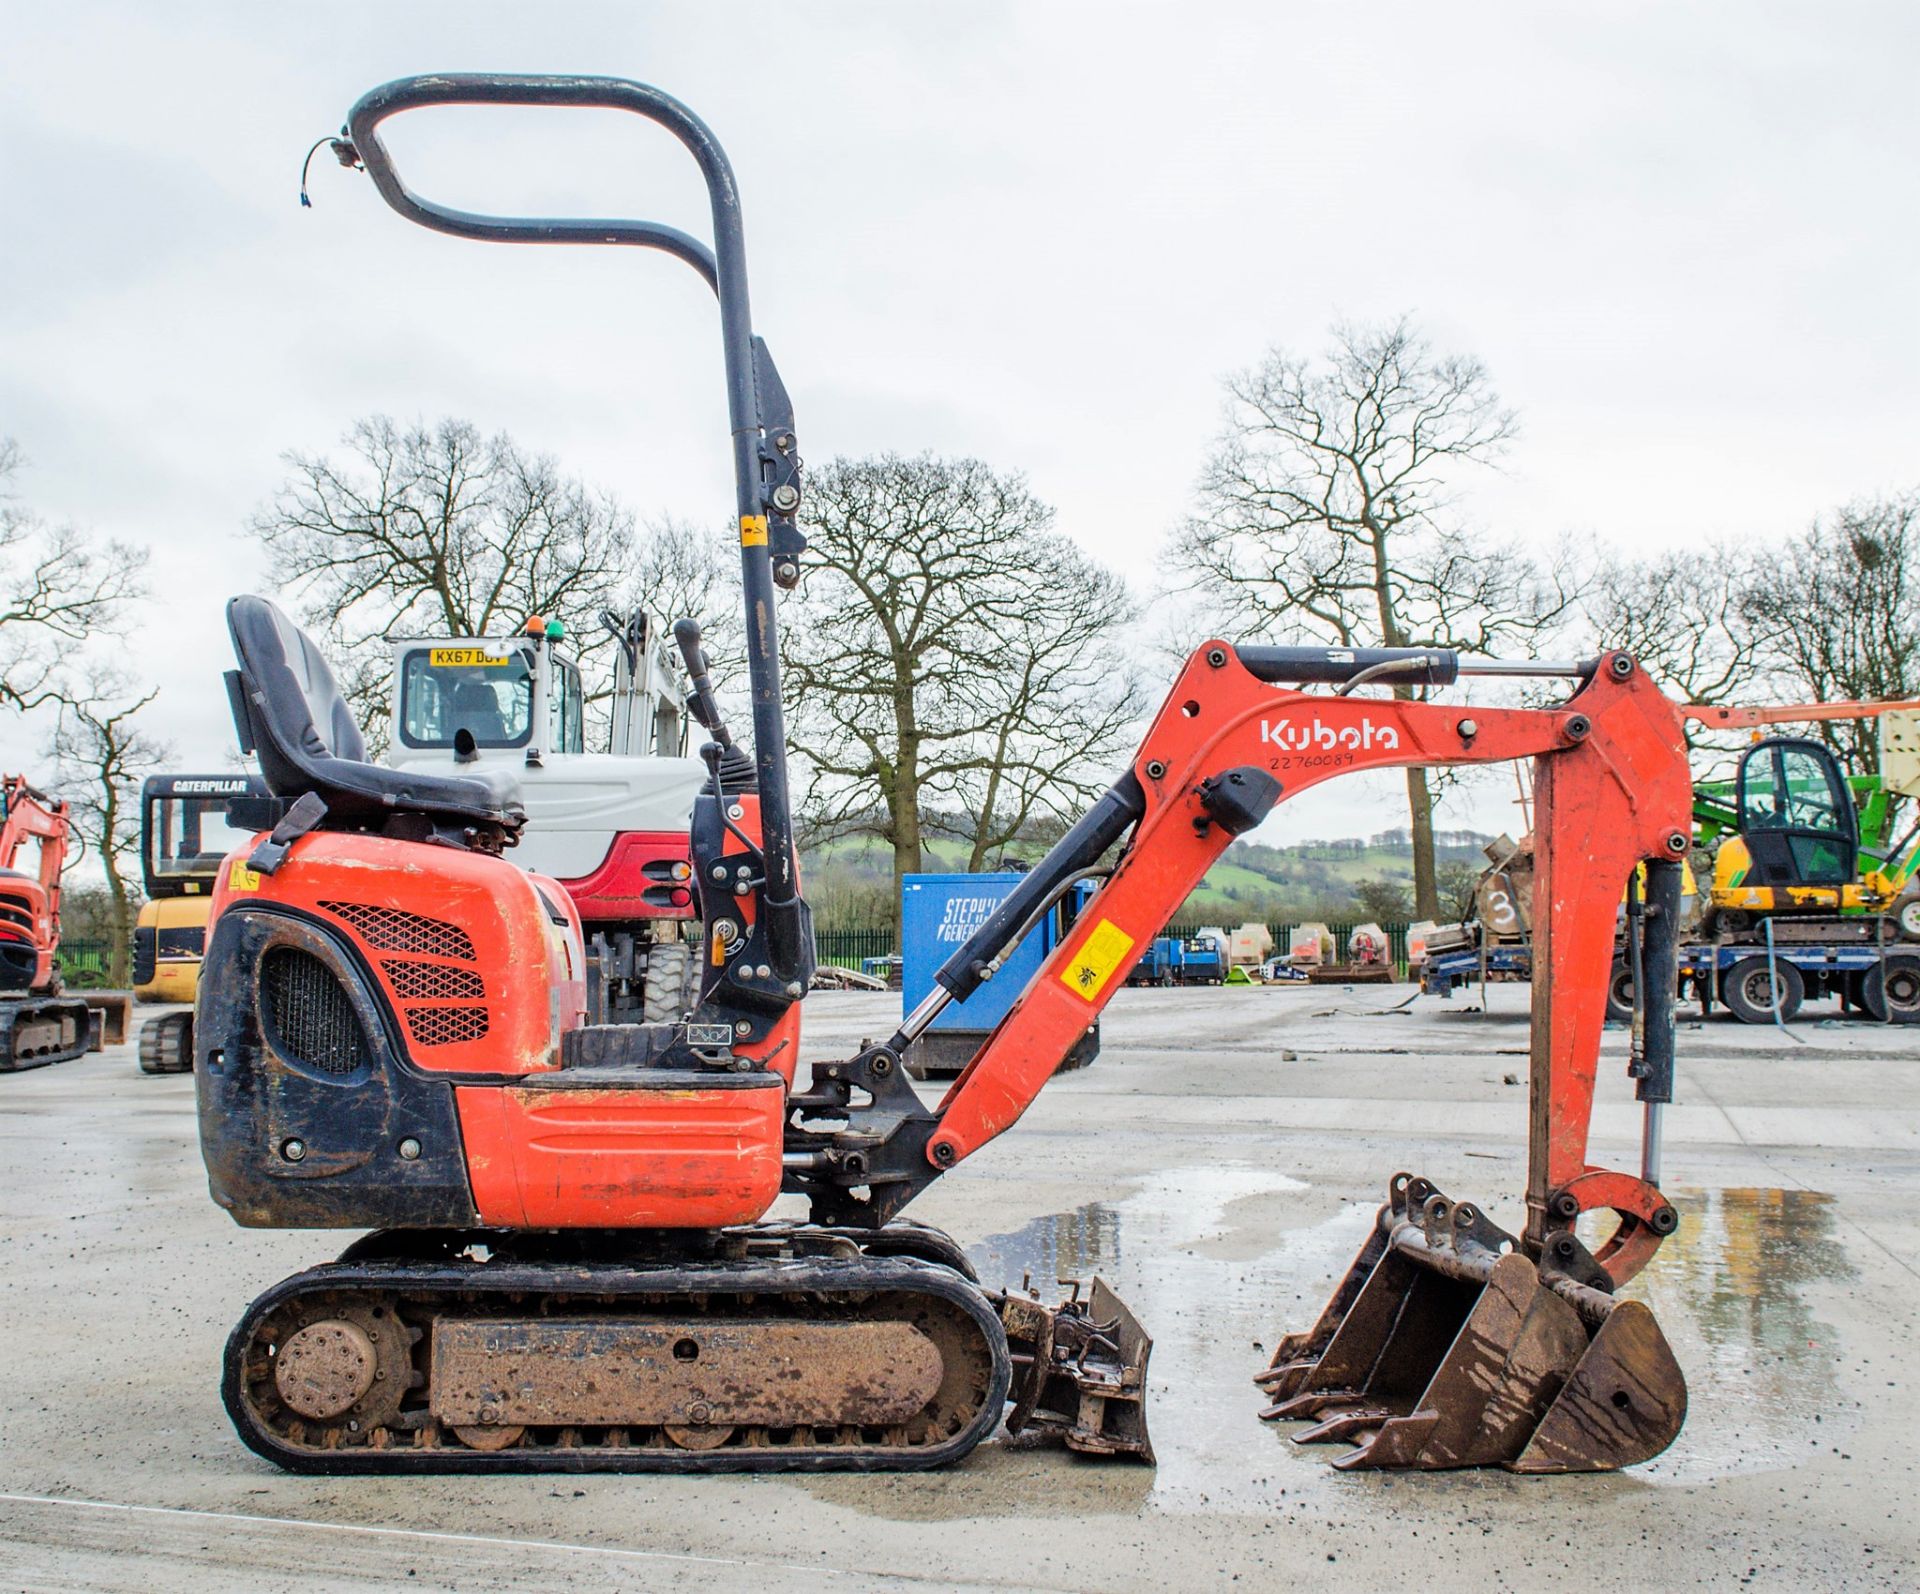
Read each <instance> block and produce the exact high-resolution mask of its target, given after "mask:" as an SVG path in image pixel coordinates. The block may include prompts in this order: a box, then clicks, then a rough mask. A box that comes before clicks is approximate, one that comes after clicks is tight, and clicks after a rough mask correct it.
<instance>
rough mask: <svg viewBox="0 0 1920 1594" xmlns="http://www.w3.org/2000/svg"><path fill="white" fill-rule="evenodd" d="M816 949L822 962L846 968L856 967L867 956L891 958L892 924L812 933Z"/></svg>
mask: <svg viewBox="0 0 1920 1594" xmlns="http://www.w3.org/2000/svg"><path fill="white" fill-rule="evenodd" d="M813 939H814V945H815V948H816V950H817V952H818V954H819V958H820V961H821V962H822V963H832V964H837V965H838V966H839V967H841V968H843V969H857V968H859V967H860V965H861V964H862V963H863V962H864V961H865V960H866V959H868V958H883V957H891V956H892V955H893V951H894V944H893V926H892V925H890V924H886V925H858V926H853V927H849V928H843V929H837V930H819V929H816V930H815V931H814V932H813Z"/></svg>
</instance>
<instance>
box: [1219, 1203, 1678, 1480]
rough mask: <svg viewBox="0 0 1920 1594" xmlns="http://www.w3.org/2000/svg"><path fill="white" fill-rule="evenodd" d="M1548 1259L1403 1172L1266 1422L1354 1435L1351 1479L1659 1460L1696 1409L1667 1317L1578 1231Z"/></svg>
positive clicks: (1301, 1341) (1318, 1435)
mask: <svg viewBox="0 0 1920 1594" xmlns="http://www.w3.org/2000/svg"><path fill="white" fill-rule="evenodd" d="M1409 1196H1411V1197H1412V1199H1411V1200H1409V1199H1408V1197H1409ZM1376 1237H1377V1243H1376ZM1549 1251H1550V1254H1551V1256H1552V1258H1553V1266H1552V1267H1551V1268H1548V1269H1545V1270H1543V1269H1542V1268H1541V1267H1540V1266H1538V1265H1536V1263H1535V1262H1534V1261H1533V1260H1532V1259H1531V1258H1530V1257H1529V1256H1527V1255H1526V1254H1525V1253H1524V1252H1523V1251H1522V1249H1521V1248H1520V1246H1519V1243H1518V1242H1517V1241H1516V1240H1515V1239H1514V1238H1513V1236H1511V1235H1509V1234H1506V1233H1505V1232H1504V1231H1502V1230H1501V1229H1499V1228H1497V1227H1496V1226H1495V1225H1493V1224H1492V1223H1490V1222H1489V1221H1488V1220H1487V1219H1486V1217H1485V1216H1484V1215H1483V1214H1482V1213H1481V1212H1480V1211H1479V1209H1478V1208H1476V1207H1474V1206H1471V1205H1469V1204H1468V1203H1465V1202H1461V1203H1458V1204H1456V1203H1453V1202H1450V1201H1448V1200H1447V1198H1446V1197H1445V1196H1443V1195H1441V1194H1440V1193H1439V1192H1438V1191H1436V1190H1434V1189H1433V1187H1432V1186H1431V1185H1430V1184H1428V1183H1427V1182H1426V1181H1425V1180H1411V1179H1408V1178H1407V1176H1406V1175H1404V1174H1402V1175H1396V1176H1395V1180H1394V1186H1393V1189H1392V1191H1391V1192H1390V1194H1389V1199H1388V1204H1387V1206H1386V1207H1383V1208H1382V1209H1381V1213H1380V1217H1379V1220H1378V1222H1377V1223H1376V1231H1375V1236H1370V1237H1369V1240H1368V1244H1367V1245H1366V1246H1365V1247H1363V1248H1362V1251H1361V1255H1360V1258H1359V1259H1358V1260H1357V1261H1356V1263H1355V1268H1354V1269H1352V1270H1349V1273H1348V1275H1347V1277H1346V1278H1345V1279H1343V1280H1342V1282H1341V1286H1340V1288H1339V1290H1337V1291H1336V1292H1335V1300H1334V1303H1333V1305H1332V1306H1330V1307H1329V1309H1328V1312H1326V1313H1323V1314H1322V1316H1321V1321H1320V1323H1318V1324H1316V1325H1315V1328H1314V1330H1313V1331H1312V1333H1310V1334H1308V1335H1301V1336H1293V1337H1292V1339H1293V1343H1292V1344H1290V1345H1287V1344H1283V1346H1282V1350H1283V1351H1286V1352H1291V1353H1292V1354H1291V1355H1290V1358H1289V1359H1288V1360H1287V1361H1286V1362H1285V1363H1284V1364H1283V1365H1281V1366H1278V1367H1276V1368H1270V1369H1269V1370H1268V1374H1267V1375H1263V1377H1262V1378H1261V1379H1259V1380H1256V1381H1257V1382H1259V1383H1261V1384H1262V1386H1263V1387H1266V1388H1267V1389H1268V1390H1269V1391H1270V1393H1272V1394H1274V1395H1275V1396H1276V1398H1275V1399H1274V1400H1273V1401H1272V1404H1271V1405H1269V1406H1268V1408H1267V1409H1266V1410H1265V1411H1263V1412H1262V1413H1261V1416H1262V1417H1264V1418H1269V1419H1280V1420H1310V1421H1313V1422H1314V1424H1315V1425H1314V1426H1313V1427H1311V1428H1309V1429H1308V1430H1306V1431H1305V1432H1303V1433H1300V1434H1298V1435H1296V1436H1295V1439H1296V1442H1297V1443H1301V1444H1316V1443H1326V1442H1330V1441H1339V1440H1352V1441H1354V1444H1355V1448H1354V1449H1353V1450H1351V1451H1349V1452H1348V1453H1347V1454H1346V1455H1345V1456H1342V1457H1341V1458H1340V1459H1339V1460H1338V1461H1337V1462H1336V1463H1335V1465H1336V1466H1338V1467H1340V1468H1342V1469H1343V1470H1353V1469H1363V1468H1366V1469H1371V1468H1420V1469H1438V1468H1452V1467H1476V1466H1505V1467H1508V1468H1510V1469H1512V1470H1513V1471H1516V1472H1530V1473H1531V1472H1591V1471H1608V1470H1612V1469H1613V1468H1616V1467H1623V1466H1631V1465H1633V1464H1634V1463H1636V1462H1640V1461H1646V1460H1649V1459H1651V1458H1652V1457H1653V1456H1656V1455H1658V1454H1659V1453H1660V1451H1661V1450H1663V1449H1665V1448H1666V1446H1667V1445H1668V1444H1670V1443H1671V1442H1672V1440H1673V1438H1674V1436H1675V1435H1676V1434H1677V1433H1678V1432H1679V1431H1680V1424H1681V1421H1682V1419H1683V1418H1684V1417H1685V1414H1686V1382H1685V1379H1684V1377H1683V1376H1682V1375H1681V1372H1680V1369H1679V1366H1678V1365H1677V1364H1676V1363H1675V1361H1674V1359H1673V1353H1672V1351H1671V1350H1670V1349H1669V1348H1668V1346H1667V1342H1666V1339H1665V1337H1664V1336H1663V1335H1662V1334H1661V1332H1660V1328H1659V1325H1658V1324H1657V1323H1656V1322H1655V1321H1654V1318H1653V1314H1652V1313H1651V1312H1650V1311H1649V1310H1648V1309H1647V1308H1646V1307H1645V1306H1643V1305H1641V1304H1640V1303H1638V1302H1634V1301H1625V1302H1616V1301H1614V1300H1613V1298H1612V1297H1611V1295H1610V1294H1608V1293H1606V1292H1605V1291H1604V1290H1602V1289H1599V1288H1596V1287H1595V1286H1594V1283H1593V1282H1592V1281H1594V1280H1596V1279H1598V1280H1602V1281H1604V1280H1605V1274H1604V1272H1603V1271H1602V1270H1600V1269H1599V1268H1598V1266H1597V1264H1592V1265H1589V1264H1590V1263H1591V1258H1590V1257H1588V1255H1587V1253H1586V1251H1585V1249H1584V1247H1581V1246H1580V1245H1579V1243H1578V1241H1577V1240H1575V1239H1574V1238H1573V1237H1572V1235H1571V1234H1562V1235H1556V1236H1554V1237H1553V1240H1552V1242H1551V1244H1550V1246H1549ZM1370 1253H1371V1254H1372V1261H1371V1262H1370V1263H1369V1264H1368V1270H1367V1272H1366V1274H1365V1276H1364V1277H1363V1278H1362V1279H1361V1280H1360V1281H1359V1283H1358V1285H1357V1287H1356V1286H1355V1285H1354V1273H1355V1272H1356V1271H1358V1270H1359V1268H1360V1266H1361V1264H1362V1263H1363V1262H1365V1261H1366V1259H1367V1258H1368V1256H1369V1254H1370ZM1336 1306H1337V1307H1339V1308H1340V1310H1339V1314H1338V1316H1337V1320H1336V1321H1335V1322H1334V1323H1333V1324H1332V1326H1331V1331H1330V1332H1325V1330H1327V1328H1328V1323H1327V1319H1328V1317H1329V1315H1332V1314H1333V1312H1334V1307H1336ZM1313 1346H1317V1349H1312V1348H1311V1347H1313ZM1278 1360H1279V1357H1278V1356H1276V1361H1278ZM1275 1373H1280V1374H1283V1375H1284V1376H1281V1377H1275V1376H1273V1375H1274V1374H1275Z"/></svg>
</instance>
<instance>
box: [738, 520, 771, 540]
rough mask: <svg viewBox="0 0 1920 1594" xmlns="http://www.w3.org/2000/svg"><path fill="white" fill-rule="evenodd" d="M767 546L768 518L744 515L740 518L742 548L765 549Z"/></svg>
mask: <svg viewBox="0 0 1920 1594" xmlns="http://www.w3.org/2000/svg"><path fill="white" fill-rule="evenodd" d="M766 545H767V517H766V516H765V515H742V516H741V517H740V546H741V547H742V548H764V547H766Z"/></svg>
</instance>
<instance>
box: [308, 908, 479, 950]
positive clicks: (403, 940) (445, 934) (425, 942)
mask: <svg viewBox="0 0 1920 1594" xmlns="http://www.w3.org/2000/svg"><path fill="white" fill-rule="evenodd" d="M320 906H321V907H322V908H323V909H324V910H325V911H326V912H328V913H331V914H333V915H334V916H335V917H336V918H341V919H344V920H346V922H347V923H348V924H350V925H352V926H353V928H354V930H355V931H356V932H357V933H358V934H359V936H360V939H361V940H363V941H365V942H366V943H367V945H368V946H370V947H373V948H374V949H376V950H377V951H381V952H420V953H424V954H425V955H426V956H428V957H437V958H465V959H467V960H468V961H469V962H471V961H472V960H473V941H472V938H471V937H469V936H468V934H467V932H466V931H465V930H463V929H461V928H460V926H459V925H457V924H448V923H447V921H446V920H445V919H429V918H427V917H426V916H425V915H423V914H419V913H407V912H405V911H403V910H402V909H399V908H381V907H376V906H375V905H374V904H373V903H370V902H323V903H321V904H320Z"/></svg>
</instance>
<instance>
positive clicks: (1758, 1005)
mask: <svg viewBox="0 0 1920 1594" xmlns="http://www.w3.org/2000/svg"><path fill="white" fill-rule="evenodd" d="M1806 994H1807V982H1806V981H1805V980H1803V979H1802V978H1801V977H1800V971H1799V970H1798V969H1797V968H1795V967H1794V966H1793V965H1792V964H1791V963H1788V962H1786V961H1784V960H1783V959H1776V960H1775V961H1774V964H1773V966H1772V968H1771V969H1769V968H1768V966H1767V960H1766V959H1765V958H1742V959H1741V960H1740V961H1739V962H1738V963H1736V964H1734V966H1733V967H1732V968H1730V969H1728V970H1727V972H1726V973H1725V975H1723V976H1722V977H1721V980H1720V1000H1721V1001H1723V1002H1725V1003H1726V1004H1727V1006H1728V1007H1729V1008H1730V1009H1731V1010H1732V1012H1733V1016H1734V1017H1735V1018H1737V1019H1739V1020H1740V1022H1741V1023H1743V1024H1771V1023H1773V1022H1774V1019H1775V1017H1776V1016H1777V1017H1778V1019H1779V1021H1780V1022H1781V1023H1783V1024H1784V1023H1785V1022H1786V1021H1787V1020H1788V1019H1790V1018H1792V1017H1793V1015H1794V1014H1795V1013H1797V1012H1799V1011H1800V1003H1801V1002H1802V1000H1804V998H1805V997H1806ZM1776 1007H1777V1009H1778V1012H1777V1014H1776V1011H1775V1010H1776Z"/></svg>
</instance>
